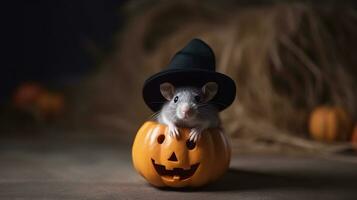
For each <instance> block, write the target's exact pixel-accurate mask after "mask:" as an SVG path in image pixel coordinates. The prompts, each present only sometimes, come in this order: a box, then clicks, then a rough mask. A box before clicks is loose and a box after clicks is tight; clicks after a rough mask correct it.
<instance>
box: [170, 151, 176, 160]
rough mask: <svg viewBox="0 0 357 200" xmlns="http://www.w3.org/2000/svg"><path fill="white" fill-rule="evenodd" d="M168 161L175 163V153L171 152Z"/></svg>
mask: <svg viewBox="0 0 357 200" xmlns="http://www.w3.org/2000/svg"><path fill="white" fill-rule="evenodd" d="M169 161H177V157H176V154H175V152H172V154H171V156H170V158H169Z"/></svg>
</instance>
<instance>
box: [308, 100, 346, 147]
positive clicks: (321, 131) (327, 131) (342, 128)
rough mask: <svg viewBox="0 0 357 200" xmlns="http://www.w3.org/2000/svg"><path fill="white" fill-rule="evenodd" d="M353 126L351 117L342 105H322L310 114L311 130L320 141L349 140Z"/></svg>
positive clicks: (314, 137)
mask: <svg viewBox="0 0 357 200" xmlns="http://www.w3.org/2000/svg"><path fill="white" fill-rule="evenodd" d="M351 128H352V123H351V119H350V117H349V116H348V114H347V112H346V111H345V110H344V109H342V108H341V107H337V106H320V107H317V108H316V109H315V110H313V112H312V113H311V115H310V120H309V132H310V135H311V137H312V138H313V139H315V140H318V141H324V142H333V141H347V140H348V139H349V138H350V136H351Z"/></svg>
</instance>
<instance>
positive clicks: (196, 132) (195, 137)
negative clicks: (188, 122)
mask: <svg viewBox="0 0 357 200" xmlns="http://www.w3.org/2000/svg"><path fill="white" fill-rule="evenodd" d="M200 137H201V130H199V129H196V128H193V129H192V130H191V132H190V140H191V141H193V142H197V141H198V140H199V138H200Z"/></svg>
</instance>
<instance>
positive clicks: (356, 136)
mask: <svg viewBox="0 0 357 200" xmlns="http://www.w3.org/2000/svg"><path fill="white" fill-rule="evenodd" d="M351 142H352V144H353V145H354V146H355V149H356V150H357V124H356V125H355V127H354V129H353V132H352V138H351Z"/></svg>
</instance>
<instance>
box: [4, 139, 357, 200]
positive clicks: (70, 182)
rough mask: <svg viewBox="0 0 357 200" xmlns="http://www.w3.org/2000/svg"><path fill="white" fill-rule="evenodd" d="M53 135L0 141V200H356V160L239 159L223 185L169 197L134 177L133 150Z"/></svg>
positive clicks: (168, 193)
mask: <svg viewBox="0 0 357 200" xmlns="http://www.w3.org/2000/svg"><path fill="white" fill-rule="evenodd" d="M52 136H53V137H52ZM52 136H51V137H49V138H47V139H45V138H43V137H38V138H36V137H31V136H28V137H27V139H25V140H23V139H21V140H19V139H16V138H15V139H14V138H12V139H2V140H1V141H0V199H17V200H19V199H36V200H37V199H166V200H167V199H170V200H171V199H204V200H208V199H300V200H301V199H314V200H316V199H325V200H326V199H354V200H356V199H357V160H353V159H348V160H345V159H340V158H339V157H321V156H320V157H317V156H308V157H307V156H279V155H234V156H233V158H232V163H231V167H230V170H229V171H228V172H227V174H226V175H225V176H224V177H223V178H222V179H221V180H220V181H218V182H216V183H214V184H212V185H209V186H206V187H204V188H200V189H196V190H169V189H157V188H154V187H152V186H150V185H148V184H147V183H146V182H145V181H144V180H143V179H142V178H141V177H140V176H139V175H138V174H137V173H136V172H135V171H134V170H133V168H132V165H131V158H130V144H129V143H123V142H120V140H119V139H117V140H116V139H112V140H99V139H96V137H92V138H91V139H88V138H87V137H86V139H83V138H80V137H79V138H74V139H73V138H71V139H68V138H66V137H60V136H58V134H53V135H52ZM34 138H36V139H34ZM41 138H42V139H41Z"/></svg>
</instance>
